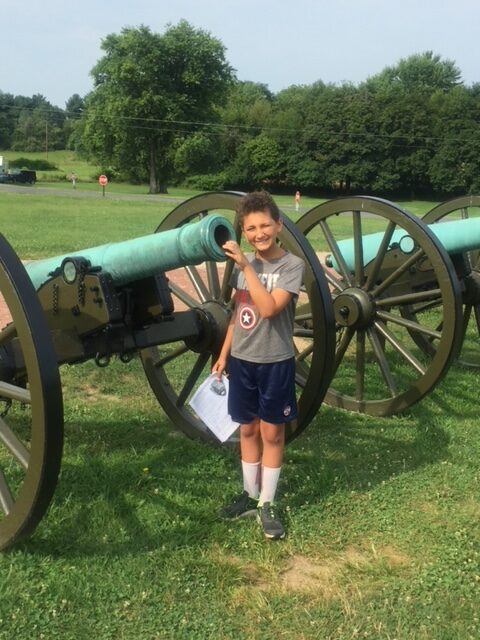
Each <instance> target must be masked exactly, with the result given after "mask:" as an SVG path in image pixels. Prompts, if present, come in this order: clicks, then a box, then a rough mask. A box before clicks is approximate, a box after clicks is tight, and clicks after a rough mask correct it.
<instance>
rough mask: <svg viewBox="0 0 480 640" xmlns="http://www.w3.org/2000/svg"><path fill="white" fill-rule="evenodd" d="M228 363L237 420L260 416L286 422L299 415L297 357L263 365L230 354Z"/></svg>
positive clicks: (230, 404) (230, 409)
mask: <svg viewBox="0 0 480 640" xmlns="http://www.w3.org/2000/svg"><path fill="white" fill-rule="evenodd" d="M228 362H229V366H228V371H229V391H228V413H229V414H230V416H231V418H232V420H233V421H234V422H239V423H240V424H249V423H250V422H252V420H254V419H255V418H260V419H261V420H265V422H271V423H273V424H284V423H285V422H291V421H292V420H295V419H296V418H297V399H296V396H295V358H289V359H288V360H283V361H282V362H268V363H265V364H260V363H258V362H246V361H245V360H239V359H238V358H234V357H233V356H230V359H229V361H228Z"/></svg>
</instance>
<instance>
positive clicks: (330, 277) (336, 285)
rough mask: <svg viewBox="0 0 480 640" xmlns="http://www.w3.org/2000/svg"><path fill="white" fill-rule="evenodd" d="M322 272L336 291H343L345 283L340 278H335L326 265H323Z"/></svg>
mask: <svg viewBox="0 0 480 640" xmlns="http://www.w3.org/2000/svg"><path fill="white" fill-rule="evenodd" d="M323 272H324V274H325V277H326V279H327V282H328V283H329V284H331V285H332V287H333V288H334V289H336V290H337V291H343V290H344V289H345V285H344V284H343V282H342V281H341V280H339V279H338V278H336V277H335V276H334V275H333V274H332V273H331V272H330V271H329V268H328V267H324V269H323Z"/></svg>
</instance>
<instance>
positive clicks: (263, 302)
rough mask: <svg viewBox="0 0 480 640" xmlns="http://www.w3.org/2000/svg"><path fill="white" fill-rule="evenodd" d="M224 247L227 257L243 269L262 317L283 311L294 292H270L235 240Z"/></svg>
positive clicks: (249, 289) (278, 290)
mask: <svg viewBox="0 0 480 640" xmlns="http://www.w3.org/2000/svg"><path fill="white" fill-rule="evenodd" d="M222 248H223V250H224V251H225V254H226V255H227V257H228V258H232V259H233V260H234V261H235V262H236V263H237V265H238V266H239V268H240V269H241V270H242V271H243V275H244V276H245V280H246V281H247V285H248V291H249V293H250V296H251V297H252V300H253V302H254V303H255V304H256V306H257V308H258V312H259V313H260V316H261V317H262V318H273V317H274V316H276V315H278V314H279V313H280V312H281V311H283V309H285V307H286V306H287V305H288V303H289V302H290V300H291V299H292V297H293V294H292V293H290V292H289V291H285V290H284V289H274V290H273V291H272V292H271V293H269V292H268V291H267V290H266V289H265V287H264V286H263V284H262V283H261V282H260V280H259V279H258V276H257V273H256V271H255V269H254V268H253V267H252V265H251V264H250V263H249V262H248V260H247V257H246V256H245V254H244V253H243V251H242V250H241V249H240V247H239V245H238V244H237V243H236V242H234V241H233V240H229V241H228V242H226V243H225V244H224V245H223V247H222Z"/></svg>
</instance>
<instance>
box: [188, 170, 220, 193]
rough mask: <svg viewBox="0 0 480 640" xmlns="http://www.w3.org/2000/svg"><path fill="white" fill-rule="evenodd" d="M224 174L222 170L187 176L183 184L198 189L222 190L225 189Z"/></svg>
mask: <svg viewBox="0 0 480 640" xmlns="http://www.w3.org/2000/svg"><path fill="white" fill-rule="evenodd" d="M225 182H226V176H225V174H224V173H223V172H220V173H206V174H203V175H196V176H189V177H188V178H187V179H186V180H185V186H186V187H189V188H190V189H198V190H199V191H216V190H220V191H223V190H224V189H225Z"/></svg>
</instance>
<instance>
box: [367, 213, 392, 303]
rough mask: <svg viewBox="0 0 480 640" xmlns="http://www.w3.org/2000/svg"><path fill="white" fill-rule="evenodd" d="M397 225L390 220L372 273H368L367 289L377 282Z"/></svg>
mask: <svg viewBox="0 0 480 640" xmlns="http://www.w3.org/2000/svg"><path fill="white" fill-rule="evenodd" d="M396 226H397V225H396V224H395V222H392V221H391V220H390V221H389V223H388V226H387V228H386V230H385V233H384V236H383V238H382V242H381V243H380V246H379V248H378V253H377V255H376V256H375V259H374V261H373V265H372V268H371V270H370V273H369V274H368V278H367V281H366V283H365V289H367V291H368V290H370V289H371V288H372V287H373V285H374V284H375V281H376V280H377V277H378V274H379V272H380V267H381V266H382V262H383V259H384V258H385V255H386V253H387V250H388V248H389V246H390V240H391V239H392V235H393V232H394V231H395V227H396Z"/></svg>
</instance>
